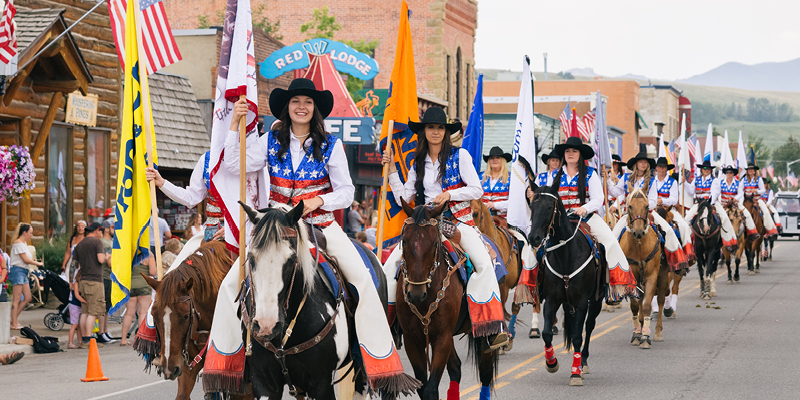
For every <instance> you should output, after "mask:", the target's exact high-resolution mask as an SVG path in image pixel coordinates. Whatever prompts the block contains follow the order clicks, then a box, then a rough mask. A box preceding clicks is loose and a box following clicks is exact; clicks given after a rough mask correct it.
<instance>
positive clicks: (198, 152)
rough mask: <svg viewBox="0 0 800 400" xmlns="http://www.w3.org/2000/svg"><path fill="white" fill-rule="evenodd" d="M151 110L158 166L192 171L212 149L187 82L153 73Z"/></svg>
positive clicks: (149, 78) (186, 79)
mask: <svg viewBox="0 0 800 400" xmlns="http://www.w3.org/2000/svg"><path fill="white" fill-rule="evenodd" d="M148 81H149V83H150V103H151V107H152V109H153V125H155V135H156V148H157V151H158V166H159V167H161V168H176V169H189V170H192V169H194V167H195V165H196V164H197V160H198V159H200V156H202V155H203V154H204V153H205V152H206V151H208V150H209V149H210V148H211V141H210V140H209V137H208V130H207V129H206V125H205V123H204V122H203V117H202V115H201V113H200V106H198V105H197V98H196V97H195V95H194V90H193V89H192V83H191V82H189V79H188V78H186V77H183V76H179V75H172V74H165V73H161V72H158V73H155V74H152V75H150V76H149V77H148Z"/></svg>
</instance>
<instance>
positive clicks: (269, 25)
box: [253, 3, 283, 40]
mask: <svg viewBox="0 0 800 400" xmlns="http://www.w3.org/2000/svg"><path fill="white" fill-rule="evenodd" d="M253 27H254V28H258V29H261V30H262V31H264V33H266V34H267V35H269V36H271V37H273V38H274V39H276V40H283V35H281V34H280V32H279V31H280V29H281V21H280V20H278V21H275V22H274V23H273V22H272V21H270V19H269V18H268V17H267V5H266V3H262V4H259V5H257V6H256V8H255V9H254V10H253Z"/></svg>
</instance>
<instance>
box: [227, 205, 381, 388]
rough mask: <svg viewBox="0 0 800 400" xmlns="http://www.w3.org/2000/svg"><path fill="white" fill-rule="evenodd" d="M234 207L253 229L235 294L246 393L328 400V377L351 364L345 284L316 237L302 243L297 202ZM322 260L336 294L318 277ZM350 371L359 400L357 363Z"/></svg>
mask: <svg viewBox="0 0 800 400" xmlns="http://www.w3.org/2000/svg"><path fill="white" fill-rule="evenodd" d="M240 204H241V206H242V207H243V208H244V210H245V212H246V213H247V216H248V218H249V219H250V221H251V222H252V223H253V224H254V226H255V227H254V228H253V232H252V239H251V241H250V246H249V247H248V260H247V263H246V265H247V268H248V275H249V278H248V279H249V283H250V285H249V288H248V287H247V286H246V285H243V288H242V293H241V294H240V301H241V302H243V303H244V305H243V307H241V313H242V320H243V323H244V325H245V326H244V328H247V329H243V340H244V342H245V343H250V345H251V348H250V349H251V351H252V354H250V355H248V356H247V365H248V368H249V371H250V373H251V378H252V384H253V395H254V396H255V397H256V398H269V399H280V398H282V397H281V396H282V394H283V390H284V386H288V387H289V393H290V394H291V395H292V396H295V397H297V398H303V397H305V396H308V397H309V398H313V399H334V398H335V395H334V389H333V384H334V382H333V375H334V372H335V371H336V370H337V369H341V368H342V367H343V366H346V365H347V364H348V363H349V362H350V360H351V354H352V352H351V350H352V349H353V348H354V345H353V343H354V342H355V340H354V338H355V337H354V325H353V324H354V322H353V320H352V318H350V317H349V313H348V311H352V310H354V309H355V305H353V303H350V304H348V303H347V302H346V301H345V300H344V298H345V295H344V290H345V289H344V287H345V286H346V285H345V283H344V280H342V279H341V274H340V273H339V271H338V267H337V264H336V262H335V261H336V260H334V259H331V258H329V257H327V256H325V255H324V252H325V247H326V246H325V243H324V242H323V239H324V237H322V236H321V233H314V235H315V236H317V235H319V238H318V239H309V237H311V233H310V232H309V231H310V230H309V229H308V226H307V225H306V224H305V223H304V222H303V221H302V219H301V217H302V214H303V201H300V203H299V204H297V205H296V206H295V207H294V208H292V209H289V208H288V207H286V206H281V207H279V208H269V209H264V210H258V211H255V210H253V209H251V208H250V207H248V206H246V205H244V204H242V203H240ZM314 241H318V244H319V245H318V246H316V251H317V253H316V254H317V255H318V256H319V257H315V256H314V255H312V252H311V248H310V243H314ZM373 261H374V260H373ZM322 262H327V263H328V264H329V265H330V267H331V269H332V271H333V272H334V274H335V275H337V278H338V280H339V282H340V283H339V285H338V286H339V290H338V294H336V295H334V294H333V293H332V291H331V290H329V289H328V288H327V287H326V283H325V282H324V281H323V280H322V278H321V276H320V274H319V273H318V267H319V265H320V264H319V263H322ZM320 268H321V267H320ZM379 271H382V270H381V268H376V271H375V272H376V274H378V275H377V276H378V280H379V282H380V283H381V288H383V293H384V295H383V296H380V297H381V300H382V302H385V299H386V296H385V293H386V292H385V290H386V289H385V288H386V283H385V282H386V277H385V276H384V275H383V274H382V272H379ZM379 293H380V290H379ZM354 297H355V296H353V295H348V296H347V298H348V299H349V301H351V302H355V301H356V299H355V298H354ZM384 307H385V303H384ZM248 331H249V332H250V337H248V336H247V332H248ZM358 354H360V353H358ZM354 365H355V368H356V370H355V372H356V374H355V391H356V393H357V398H365V396H366V395H367V382H366V379H365V376H366V374H365V373H364V371H363V365H361V363H360V362H354ZM345 375H346V374H345Z"/></svg>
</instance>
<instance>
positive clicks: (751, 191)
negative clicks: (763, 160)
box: [742, 175, 761, 198]
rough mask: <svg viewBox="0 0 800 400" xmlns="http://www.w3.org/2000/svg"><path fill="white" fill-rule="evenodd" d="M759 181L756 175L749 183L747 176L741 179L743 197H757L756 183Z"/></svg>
mask: <svg viewBox="0 0 800 400" xmlns="http://www.w3.org/2000/svg"><path fill="white" fill-rule="evenodd" d="M760 179H761V177H760V176H758V175H756V178H755V179H753V180H752V181H750V180H749V179H747V175H745V177H744V178H742V183H743V184H744V188H743V189H744V195H745V196H753V198H755V197H756V196H758V181H759V180H760Z"/></svg>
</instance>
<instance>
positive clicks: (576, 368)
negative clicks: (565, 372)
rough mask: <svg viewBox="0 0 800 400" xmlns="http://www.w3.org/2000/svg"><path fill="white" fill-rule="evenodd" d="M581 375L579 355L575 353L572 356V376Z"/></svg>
mask: <svg viewBox="0 0 800 400" xmlns="http://www.w3.org/2000/svg"><path fill="white" fill-rule="evenodd" d="M580 374H581V353H580V352H577V351H576V352H575V353H573V354H572V375H580Z"/></svg>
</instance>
